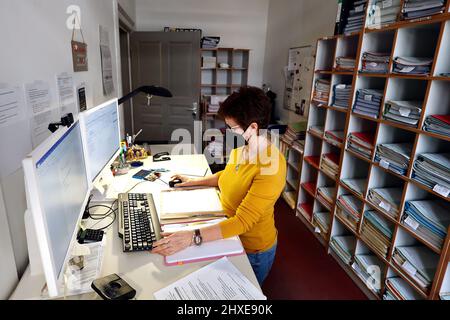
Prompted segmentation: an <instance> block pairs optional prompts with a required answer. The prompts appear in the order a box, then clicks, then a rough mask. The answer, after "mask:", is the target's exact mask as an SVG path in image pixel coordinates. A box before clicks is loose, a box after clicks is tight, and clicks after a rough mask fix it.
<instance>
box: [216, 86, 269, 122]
mask: <svg viewBox="0 0 450 320" xmlns="http://www.w3.org/2000/svg"><path fill="white" fill-rule="evenodd" d="M271 112H272V105H271V102H270V99H269V98H268V97H267V96H266V94H265V93H264V91H263V90H261V89H259V88H256V87H241V88H240V89H239V91H238V92H235V93H233V94H232V95H231V96H230V97H229V98H228V99H227V100H225V101H224V102H223V103H222V104H221V106H220V110H219V116H220V117H222V118H223V119H225V118H232V119H233V120H234V121H236V122H237V123H238V124H239V126H241V127H242V129H244V130H246V129H247V128H248V127H249V126H250V125H251V124H252V123H257V124H258V127H259V129H267V127H268V126H269V122H270V117H271Z"/></svg>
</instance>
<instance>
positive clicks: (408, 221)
mask: <svg viewBox="0 0 450 320" xmlns="http://www.w3.org/2000/svg"><path fill="white" fill-rule="evenodd" d="M405 223H406V224H407V225H408V226H410V227H411V228H413V229H414V230H417V229H419V226H420V225H419V223H418V222H417V221H415V220H414V219H412V218H411V217H408V218H406V219H405Z"/></svg>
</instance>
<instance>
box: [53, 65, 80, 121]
mask: <svg viewBox="0 0 450 320" xmlns="http://www.w3.org/2000/svg"><path fill="white" fill-rule="evenodd" d="M56 83H57V85H58V94H59V107H60V109H61V115H65V114H67V113H72V114H73V116H74V117H75V118H76V115H77V114H78V109H77V104H76V99H75V92H74V85H73V77H72V76H71V75H70V74H68V73H61V74H59V75H57V76H56Z"/></svg>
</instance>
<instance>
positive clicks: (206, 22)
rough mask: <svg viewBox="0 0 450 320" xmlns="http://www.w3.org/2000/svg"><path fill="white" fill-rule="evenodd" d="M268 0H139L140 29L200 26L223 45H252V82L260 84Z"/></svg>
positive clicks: (152, 29)
mask: <svg viewBox="0 0 450 320" xmlns="http://www.w3.org/2000/svg"><path fill="white" fill-rule="evenodd" d="M268 7H269V0H226V1H224V0H183V1H179V0H137V1H136V11H137V16H136V25H137V30H138V31H162V30H163V28H164V27H166V26H167V27H180V28H199V29H202V30H203V34H204V35H208V36H220V37H221V38H222V40H221V43H220V46H221V47H234V48H249V49H252V50H253V51H252V53H251V56H250V71H249V72H250V74H249V84H250V85H256V86H261V85H262V80H263V68H264V54H265V48H266V45H265V42H266V29H267V14H268Z"/></svg>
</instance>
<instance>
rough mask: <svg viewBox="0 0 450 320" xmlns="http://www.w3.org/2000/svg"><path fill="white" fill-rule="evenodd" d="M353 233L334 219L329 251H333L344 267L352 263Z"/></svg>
mask: <svg viewBox="0 0 450 320" xmlns="http://www.w3.org/2000/svg"><path fill="white" fill-rule="evenodd" d="M356 239H357V238H356V237H355V236H354V234H353V232H351V231H350V229H348V227H346V226H345V225H344V224H343V223H342V222H340V221H339V220H338V219H334V221H333V227H332V230H331V237H330V251H333V252H334V253H335V254H336V255H337V256H338V258H339V259H340V261H341V262H342V263H343V264H345V265H346V266H350V265H351V263H352V262H353V255H354V253H355V249H356V241H357V240H356Z"/></svg>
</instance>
